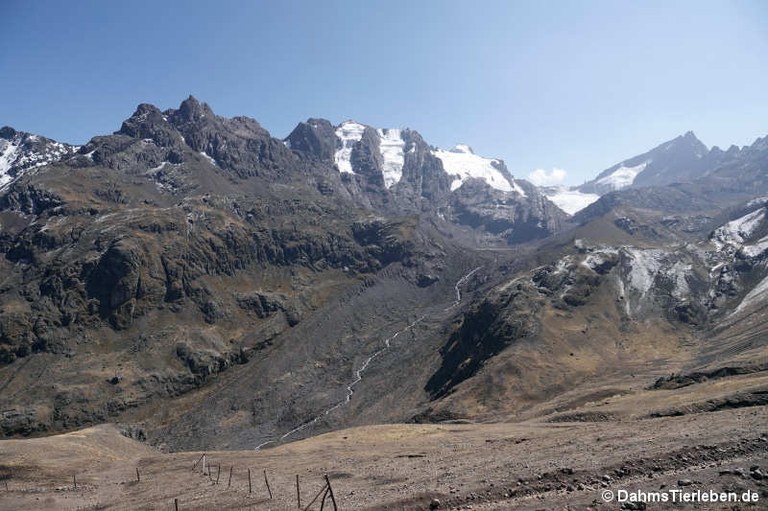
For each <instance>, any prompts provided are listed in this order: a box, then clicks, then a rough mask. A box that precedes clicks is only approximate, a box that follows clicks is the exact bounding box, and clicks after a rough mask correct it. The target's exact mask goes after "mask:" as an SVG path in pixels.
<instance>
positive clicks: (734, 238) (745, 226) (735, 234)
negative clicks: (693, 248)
mask: <svg viewBox="0 0 768 511" xmlns="http://www.w3.org/2000/svg"><path fill="white" fill-rule="evenodd" d="M764 218H765V210H764V209H758V210H755V211H753V212H752V213H749V214H746V215H744V216H743V217H741V218H737V219H736V220H731V221H730V222H728V223H727V224H725V225H722V226H720V227H718V228H717V229H715V231H714V232H713V233H712V242H713V243H714V244H715V246H716V247H717V248H718V249H721V248H723V246H725V245H731V246H735V247H740V246H741V245H742V244H743V243H744V242H745V241H746V240H747V239H749V237H750V236H752V233H754V231H755V229H757V227H758V226H759V225H760V222H762V221H763V219H764Z"/></svg>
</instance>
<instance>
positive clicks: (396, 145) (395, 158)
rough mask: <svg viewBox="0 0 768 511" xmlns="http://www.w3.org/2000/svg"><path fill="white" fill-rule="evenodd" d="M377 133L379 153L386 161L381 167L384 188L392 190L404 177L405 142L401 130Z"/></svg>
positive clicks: (378, 131)
mask: <svg viewBox="0 0 768 511" xmlns="http://www.w3.org/2000/svg"><path fill="white" fill-rule="evenodd" d="M376 133H378V135H379V152H381V157H382V159H383V160H384V161H383V163H382V166H381V173H382V174H383V176H384V186H386V187H387V188H391V187H392V186H393V185H394V184H395V183H398V182H399V181H400V179H401V178H402V177H403V165H405V155H404V153H403V149H404V147H405V141H404V140H403V137H402V133H401V131H400V130H399V129H385V130H381V129H379V130H376ZM361 136H362V135H361Z"/></svg>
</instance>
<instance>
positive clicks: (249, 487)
mask: <svg viewBox="0 0 768 511" xmlns="http://www.w3.org/2000/svg"><path fill="white" fill-rule="evenodd" d="M252 491H253V487H252V486H251V469H250V468H249V469H248V493H251V492H252Z"/></svg>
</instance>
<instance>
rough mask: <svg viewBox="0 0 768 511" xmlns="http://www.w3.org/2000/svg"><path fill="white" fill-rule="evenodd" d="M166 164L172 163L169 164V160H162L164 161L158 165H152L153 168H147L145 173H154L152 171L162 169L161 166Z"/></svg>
mask: <svg viewBox="0 0 768 511" xmlns="http://www.w3.org/2000/svg"><path fill="white" fill-rule="evenodd" d="M166 165H172V164H171V162H169V161H164V162H162V163H161V164H160V165H158V166H157V167H154V168H151V169H149V170H148V171H147V173H148V174H151V173H154V172H159V171H160V170H162V169H163V167H165V166H166Z"/></svg>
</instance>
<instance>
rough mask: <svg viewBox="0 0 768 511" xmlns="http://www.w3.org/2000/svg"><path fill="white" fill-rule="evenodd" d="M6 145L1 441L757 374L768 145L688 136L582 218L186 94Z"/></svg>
mask: <svg viewBox="0 0 768 511" xmlns="http://www.w3.org/2000/svg"><path fill="white" fill-rule="evenodd" d="M0 135H2V139H1V140H2V141H0V144H2V145H0V150H1V151H2V156H1V157H0V162H1V163H2V167H0V179H2V191H1V192H0V194H1V195H0V249H1V250H2V253H3V256H4V257H3V258H2V261H1V262H0V269H1V270H2V275H3V277H2V279H0V310H1V311H2V314H1V315H0V361H1V363H2V366H1V367H0V374H1V375H2V381H4V382H5V383H3V384H2V387H1V389H2V392H0V409H2V417H0V427H1V428H2V431H3V434H4V435H6V436H17V435H37V434H48V433H54V432H59V431H67V430H72V429H74V428H79V427H82V426H87V425H92V424H98V423H102V422H115V421H119V422H121V423H123V424H125V428H126V431H129V432H131V434H135V435H138V436H141V437H142V438H147V439H148V440H149V441H150V442H151V443H153V444H155V445H162V446H165V447H166V448H169V449H173V450H179V449H192V448H194V449H207V448H243V449H248V448H254V447H256V446H259V445H269V444H272V443H279V442H281V441H286V440H293V439H296V438H299V437H303V436H307V435H313V434H317V433H319V432H322V431H327V430H329V429H336V428H340V427H346V426H351V425H359V424H375V423H382V422H413V421H420V422H424V421H427V422H439V421H444V420H448V419H450V420H457V419H461V420H481V419H482V420H491V421H499V420H504V421H506V420H520V419H522V418H531V417H543V416H547V417H550V418H552V417H559V416H563V417H564V416H566V415H568V414H582V413H585V412H584V411H583V410H581V409H580V406H581V405H580V404H579V403H583V401H582V400H581V397H579V396H582V397H583V396H584V395H587V394H589V392H592V391H593V390H594V388H595V385H596V383H595V382H607V381H609V380H610V381H611V382H612V383H611V385H614V386H618V387H617V388H625V389H626V388H629V387H632V388H634V389H636V388H637V384H636V383H635V382H637V381H639V382H644V383H642V385H650V384H652V383H653V382H655V381H656V379H658V378H660V377H664V376H667V375H668V374H669V373H672V372H675V373H684V374H685V373H691V372H697V373H707V374H708V372H713V371H714V372H717V371H721V370H723V368H729V369H728V371H734V372H736V373H742V372H746V373H750V374H751V373H753V372H758V373H759V372H760V371H764V369H765V367H763V366H759V364H758V361H759V360H763V358H761V357H764V356H765V345H764V343H763V342H762V340H761V339H763V337H762V334H763V329H764V326H763V323H762V321H761V320H759V315H758V316H756V315H755V313H756V312H759V311H762V310H763V308H764V306H765V304H766V301H765V300H766V298H768V293H766V291H765V288H766V284H765V282H766V279H767V278H768V270H767V269H766V263H765V261H766V260H767V259H766V257H768V253H766V250H768V243H767V242H766V237H767V236H768V220H766V217H765V208H766V204H767V201H766V199H765V198H764V197H763V196H764V195H768V138H763V139H758V140H757V141H756V142H755V143H754V144H753V145H752V146H748V147H745V148H742V149H739V148H731V149H729V150H728V151H722V150H720V149H718V148H713V149H711V150H708V149H707V148H706V146H705V145H704V144H703V143H701V142H700V141H699V140H698V139H697V138H696V137H695V135H693V133H691V132H689V133H686V134H685V135H682V136H680V137H677V138H675V139H673V140H671V141H669V142H666V143H664V144H662V145H660V146H658V147H656V148H654V149H652V150H650V151H648V152H646V153H643V154H641V155H639V156H636V157H632V158H629V159H627V160H624V161H622V162H620V163H617V164H616V165H615V166H613V167H611V168H609V169H606V170H605V171H603V172H601V173H598V174H597V175H596V177H595V178H594V179H593V180H592V181H590V182H588V183H585V184H584V185H582V186H580V187H578V189H577V190H570V191H568V194H570V198H571V199H573V198H574V197H577V199H578V200H581V201H583V202H584V203H585V204H584V207H583V208H579V209H578V210H576V209H575V208H572V207H565V206H564V205H563V203H562V202H561V199H562V196H563V194H564V192H563V190H551V189H550V190H548V189H541V188H539V187H536V186H534V185H533V184H531V183H529V182H527V181H525V180H523V179H519V178H516V177H514V176H512V175H511V174H510V172H509V171H508V169H507V167H506V166H505V164H504V162H503V161H501V160H498V159H493V158H487V157H483V156H480V155H476V154H474V152H473V151H472V150H471V148H469V147H468V146H465V145H459V146H457V147H455V148H453V149H448V150H446V149H439V148H436V147H433V146H430V145H429V143H428V142H427V141H425V140H424V139H423V138H422V137H421V135H419V133H418V132H416V131H414V130H410V129H388V128H375V127H371V126H367V125H365V124H362V123H359V122H356V121H346V122H344V123H342V124H341V125H339V126H334V125H332V124H331V123H330V122H329V121H327V120H323V119H313V118H310V119H308V120H307V121H306V122H302V123H300V124H299V125H298V126H296V128H295V129H294V130H293V131H292V132H291V133H290V134H289V135H288V136H287V137H286V138H285V139H284V140H279V139H276V138H274V137H272V136H271V135H270V134H269V133H268V132H267V131H266V130H265V129H263V128H262V127H261V126H260V125H259V124H258V122H256V121H255V120H253V119H249V118H246V117H234V118H231V119H229V118H223V117H220V116H217V115H216V114H215V113H214V112H213V111H212V110H211V108H210V107H209V106H208V105H206V104H205V103H201V102H199V101H198V100H196V99H195V98H192V97H190V98H188V99H187V100H185V101H183V102H182V103H181V105H180V106H179V108H177V109H167V110H164V111H161V110H160V109H158V108H157V107H155V106H153V105H148V104H142V105H139V106H138V108H137V109H136V111H135V113H134V114H133V115H131V116H130V117H129V118H128V119H126V120H125V121H124V122H123V123H122V126H121V127H120V129H119V130H118V131H116V132H115V133H114V134H112V135H99V136H95V137H94V138H92V139H91V140H90V141H89V142H88V143H87V144H85V145H83V146H82V147H72V146H67V145H65V144H60V143H57V142H54V141H51V140H49V139H46V138H44V137H42V136H36V135H29V134H24V133H18V132H16V131H14V130H12V129H10V128H4V129H3V130H2V132H0ZM579 194H581V196H583V195H587V196H588V197H590V200H589V202H587V201H585V200H584V199H583V197H581V196H580V195H579ZM580 197H581V198H580ZM587 203H588V205H587ZM558 205H563V207H564V209H567V210H568V211H564V210H563V209H561V208H560V207H558ZM571 205H572V203H571ZM577 211H578V212H577ZM569 213H576V214H575V215H572V214H569ZM755 364H757V365H755ZM758 366H759V367H758ZM609 368H610V369H609ZM630 373H631V374H632V378H631V379H630V378H627V377H626V375H627V374H630ZM637 378H639V380H638V379H637ZM642 385H641V386H642ZM644 392H646V391H644ZM647 392H650V391H647ZM563 396H571V397H570V398H568V399H570V401H569V400H568V399H566V401H565V402H561V401H562V400H563V399H565V398H564V397H563ZM756 396H757V394H755V395H752V394H750V395H749V396H744V395H741V397H739V399H740V400H741V401H739V403H742V404H740V405H739V406H742V405H743V406H751V405H750V404H749V403H753V404H754V403H755V402H757V401H759V400H760V399H762V398H759V397H756ZM728 399H730V398H728ZM555 401H557V402H559V403H560V404H558V405H557V406H555V405H554V404H552V403H554V402H555ZM548 403H549V404H548ZM563 403H565V404H563ZM568 403H572V404H568ZM689 404H690V406H694V407H695V406H699V404H697V403H689ZM201 410H202V411H204V413H201ZM606 413H607V412H606ZM610 413H611V414H614V413H615V414H617V416H620V415H621V414H622V413H625V412H623V411H614V412H610ZM642 413H643V414H645V415H649V414H652V413H663V414H667V413H676V410H672V409H667V408H664V409H661V408H659V409H657V408H654V407H653V406H651V407H650V408H647V409H644V410H643V411H642ZM552 414H554V415H552ZM569 416H570V415H569ZM286 435H288V436H286Z"/></svg>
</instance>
